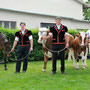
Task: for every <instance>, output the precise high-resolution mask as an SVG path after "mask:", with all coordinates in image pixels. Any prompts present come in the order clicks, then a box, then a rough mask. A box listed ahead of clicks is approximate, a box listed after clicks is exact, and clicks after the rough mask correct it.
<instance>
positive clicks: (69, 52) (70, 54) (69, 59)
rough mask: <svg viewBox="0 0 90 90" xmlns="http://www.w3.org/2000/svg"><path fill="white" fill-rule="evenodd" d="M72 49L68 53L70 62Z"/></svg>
mask: <svg viewBox="0 0 90 90" xmlns="http://www.w3.org/2000/svg"><path fill="white" fill-rule="evenodd" d="M71 56H72V55H71V51H69V53H68V62H70V61H71Z"/></svg>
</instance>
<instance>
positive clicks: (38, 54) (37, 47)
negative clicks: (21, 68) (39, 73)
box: [0, 27, 79, 61]
mask: <svg viewBox="0 0 90 90" xmlns="http://www.w3.org/2000/svg"><path fill="white" fill-rule="evenodd" d="M17 31H18V29H8V28H2V27H0V32H2V33H4V34H5V35H6V36H7V38H8V40H9V41H10V44H11V47H12V45H13V42H14V38H15V36H14V35H15V32H17ZM31 31H32V33H33V41H34V42H33V44H34V51H33V52H32V53H30V55H29V60H33V61H40V60H43V51H42V45H41V44H38V42H37V40H38V30H37V29H31ZM68 32H69V33H70V34H72V35H73V36H75V34H77V33H78V32H79V31H78V30H74V29H69V30H68ZM15 55H16V49H15V54H14V53H12V54H11V57H10V60H11V61H15ZM3 58H4V52H3V51H1V52H0V59H1V60H3Z"/></svg>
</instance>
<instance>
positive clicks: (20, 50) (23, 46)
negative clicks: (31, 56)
mask: <svg viewBox="0 0 90 90" xmlns="http://www.w3.org/2000/svg"><path fill="white" fill-rule="evenodd" d="M20 26H21V30H19V31H18V32H16V33H15V41H14V44H13V48H12V49H11V52H13V51H14V49H15V47H16V45H17V46H18V47H17V63H16V72H15V73H20V69H21V59H22V58H23V57H26V56H27V55H28V53H29V51H30V52H31V51H33V37H32V32H31V31H29V30H27V29H25V26H26V24H25V23H24V22H21V23H20ZM27 65H28V56H27V57H26V58H24V63H23V72H26V71H27Z"/></svg>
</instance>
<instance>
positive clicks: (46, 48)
mask: <svg viewBox="0 0 90 90" xmlns="http://www.w3.org/2000/svg"><path fill="white" fill-rule="evenodd" d="M42 45H43V47H45V48H46V49H47V50H48V51H50V52H53V53H57V52H58V53H60V52H62V51H64V50H66V48H63V49H61V50H58V51H53V50H51V49H49V48H48V47H46V45H45V44H42Z"/></svg>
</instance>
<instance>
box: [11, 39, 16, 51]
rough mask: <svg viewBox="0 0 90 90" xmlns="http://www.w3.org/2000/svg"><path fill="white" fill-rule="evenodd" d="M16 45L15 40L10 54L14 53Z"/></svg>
mask: <svg viewBox="0 0 90 90" xmlns="http://www.w3.org/2000/svg"><path fill="white" fill-rule="evenodd" d="M16 45H17V41H16V40H15V41H14V43H13V47H12V49H11V52H14V49H15V47H16Z"/></svg>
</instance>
